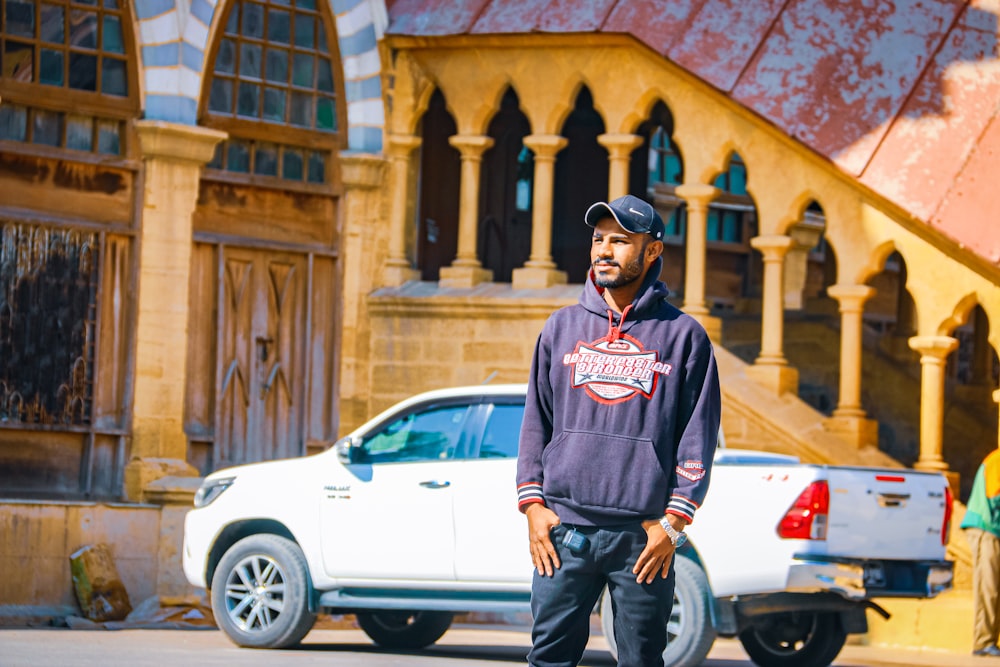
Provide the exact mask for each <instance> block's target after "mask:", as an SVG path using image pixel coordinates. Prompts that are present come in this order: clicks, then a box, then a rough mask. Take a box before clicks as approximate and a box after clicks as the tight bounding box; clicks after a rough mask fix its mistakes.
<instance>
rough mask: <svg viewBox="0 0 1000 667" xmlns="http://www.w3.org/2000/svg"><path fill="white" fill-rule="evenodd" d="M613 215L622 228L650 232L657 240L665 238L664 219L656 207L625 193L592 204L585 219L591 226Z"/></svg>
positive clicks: (633, 231)
mask: <svg viewBox="0 0 1000 667" xmlns="http://www.w3.org/2000/svg"><path fill="white" fill-rule="evenodd" d="M609 215H610V216H611V217H612V218H614V219H615V221H616V222H617V223H618V224H619V225H621V227H622V229H625V230H627V231H630V232H632V233H634V234H649V235H650V236H652V237H653V238H654V239H656V240H657V241H661V240H663V232H664V227H663V219H662V218H661V217H660V214H659V213H657V212H656V209H654V208H653V207H652V205H650V204H649V202H646V201H643V200H642V199H639V198H638V197H633V196H632V195H625V196H624V197H619V198H618V199H615V200H614V201H610V202H603V201H599V202H597V203H596V204H592V205H591V206H590V208H588V209H587V212H586V213H585V214H584V216H583V219H584V221H586V223H587V224H588V225H590V226H591V227H593V226H595V225H596V224H597V223H598V222H600V221H601V219H603V218H606V217H607V216H609Z"/></svg>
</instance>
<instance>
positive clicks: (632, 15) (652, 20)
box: [604, 0, 703, 55]
mask: <svg viewBox="0 0 1000 667" xmlns="http://www.w3.org/2000/svg"><path fill="white" fill-rule="evenodd" d="M702 2H703V0H676V1H675V2H667V3H664V2H660V1H659V0H635V1H633V2H619V3H618V4H617V5H616V6H615V8H614V9H613V10H612V11H611V15H610V16H608V20H607V23H605V24H604V30H605V31H606V32H624V33H631V34H633V35H635V36H636V37H637V38H638V39H639V40H641V41H643V42H645V43H646V44H647V45H649V46H650V47H651V48H652V49H653V50H654V51H656V52H657V53H659V54H661V55H663V54H666V53H667V50H668V49H669V48H670V46H671V45H672V44H673V43H674V42H676V41H677V39H678V38H679V37H680V36H681V35H683V34H684V30H685V29H686V27H687V26H688V24H689V23H690V22H691V18H692V16H694V15H695V14H697V13H698V9H699V7H700V6H701V4H702Z"/></svg>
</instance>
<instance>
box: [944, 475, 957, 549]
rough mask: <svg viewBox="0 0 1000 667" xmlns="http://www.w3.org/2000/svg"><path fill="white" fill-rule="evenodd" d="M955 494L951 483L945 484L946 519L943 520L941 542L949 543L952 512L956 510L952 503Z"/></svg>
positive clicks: (945, 544)
mask: <svg viewBox="0 0 1000 667" xmlns="http://www.w3.org/2000/svg"><path fill="white" fill-rule="evenodd" d="M954 501H955V496H954V494H952V492H951V484H948V483H947V482H946V483H945V485H944V519H943V520H942V522H941V544H942V545H944V546H947V545H948V536H949V534H950V533H951V513H952V511H954V508H953V507H952V504H953V503H954Z"/></svg>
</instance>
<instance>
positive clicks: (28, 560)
mask: <svg viewBox="0 0 1000 667" xmlns="http://www.w3.org/2000/svg"><path fill="white" fill-rule="evenodd" d="M160 514H161V513H160V508H159V507H155V506H152V505H138V506H137V505H117V504H102V503H88V502H77V503H69V502H67V503H53V502H45V503H40V502H31V501H7V502H3V503H0V565H2V569H3V572H5V573H6V575H5V576H3V577H0V613H2V611H3V608H4V607H11V606H19V605H24V606H33V607H46V608H52V609H53V610H65V613H72V614H79V613H80V611H79V606H78V603H77V600H76V594H75V592H74V588H73V581H72V578H71V576H70V555H71V554H73V553H74V552H75V551H76V550H77V549H79V548H81V547H84V546H88V545H93V544H98V543H102V544H106V545H107V546H108V548H109V549H110V552H111V555H112V557H113V558H114V562H115V566H116V568H117V570H118V575H119V577H120V578H121V581H122V583H123V584H124V585H125V590H126V591H127V592H128V596H129V601H130V602H131V603H132V606H133V607H135V606H138V604H139V603H140V602H142V601H143V600H146V599H147V598H149V597H152V596H154V595H156V594H157V582H158V580H159V574H160V572H159V569H160V566H159V556H158V551H159V546H160V538H161V518H160ZM178 549H179V548H178ZM182 576H183V575H182ZM57 615H58V614H57Z"/></svg>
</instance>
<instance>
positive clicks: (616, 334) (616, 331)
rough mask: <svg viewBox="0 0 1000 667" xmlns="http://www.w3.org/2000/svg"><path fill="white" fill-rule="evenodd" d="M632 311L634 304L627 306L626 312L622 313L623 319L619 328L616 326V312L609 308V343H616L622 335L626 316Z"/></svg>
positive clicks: (619, 322)
mask: <svg viewBox="0 0 1000 667" xmlns="http://www.w3.org/2000/svg"><path fill="white" fill-rule="evenodd" d="M630 310H632V304H631V303H630V304H629V305H627V306H625V310H623V311H622V316H621V319H619V320H618V326H615V311H613V310H611V309H610V308H608V335H607V336H605V339H606V340H607V341H608V342H609V343H614V342H615V341H617V340H618V339H619V338H621V335H622V325H624V324H625V316H626V315H628V311H630Z"/></svg>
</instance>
